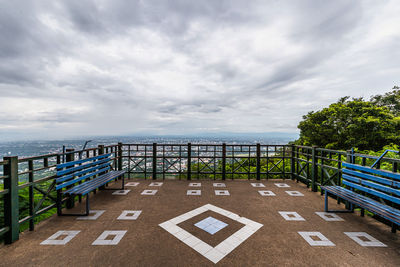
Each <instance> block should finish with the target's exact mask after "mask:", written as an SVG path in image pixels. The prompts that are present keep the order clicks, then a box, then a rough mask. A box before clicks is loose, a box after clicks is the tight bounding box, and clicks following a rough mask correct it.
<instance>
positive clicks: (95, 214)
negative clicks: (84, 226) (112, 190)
mask: <svg viewBox="0 0 400 267" xmlns="http://www.w3.org/2000/svg"><path fill="white" fill-rule="evenodd" d="M104 212H106V211H105V210H90V211H89V214H93V215H88V216H79V217H78V218H76V219H77V220H80V221H95V220H97V219H98V218H99V217H100V216H101V215H102V214H103V213H104Z"/></svg>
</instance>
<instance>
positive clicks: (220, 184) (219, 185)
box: [213, 183, 226, 187]
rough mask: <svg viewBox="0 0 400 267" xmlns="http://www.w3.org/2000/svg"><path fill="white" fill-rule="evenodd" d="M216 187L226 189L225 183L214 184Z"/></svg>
mask: <svg viewBox="0 0 400 267" xmlns="http://www.w3.org/2000/svg"><path fill="white" fill-rule="evenodd" d="M213 186H214V187H226V185H225V184H224V183H213Z"/></svg>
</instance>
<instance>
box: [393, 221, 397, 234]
mask: <svg viewBox="0 0 400 267" xmlns="http://www.w3.org/2000/svg"><path fill="white" fill-rule="evenodd" d="M396 229H397V225H396V224H395V223H392V233H394V234H395V233H396Z"/></svg>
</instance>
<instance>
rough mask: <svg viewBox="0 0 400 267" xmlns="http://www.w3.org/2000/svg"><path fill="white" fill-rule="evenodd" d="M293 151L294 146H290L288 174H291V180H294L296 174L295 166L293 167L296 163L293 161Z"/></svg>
mask: <svg viewBox="0 0 400 267" xmlns="http://www.w3.org/2000/svg"><path fill="white" fill-rule="evenodd" d="M295 149H296V147H295V145H291V150H292V151H291V152H290V172H291V177H292V180H294V179H295V172H296V170H295V169H296V166H295V163H296V161H295Z"/></svg>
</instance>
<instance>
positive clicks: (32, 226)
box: [28, 160, 35, 231]
mask: <svg viewBox="0 0 400 267" xmlns="http://www.w3.org/2000/svg"><path fill="white" fill-rule="evenodd" d="M28 169H29V183H30V186H29V216H31V219H30V220H29V231H33V230H34V229H35V224H34V218H33V205H34V192H33V186H34V185H33V160H29V161H28Z"/></svg>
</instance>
